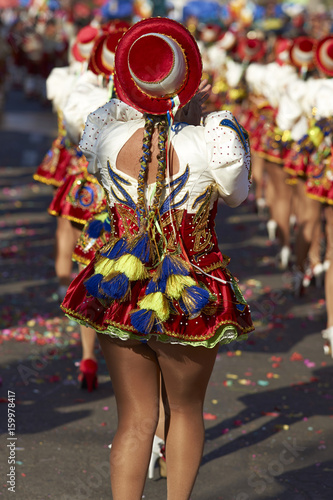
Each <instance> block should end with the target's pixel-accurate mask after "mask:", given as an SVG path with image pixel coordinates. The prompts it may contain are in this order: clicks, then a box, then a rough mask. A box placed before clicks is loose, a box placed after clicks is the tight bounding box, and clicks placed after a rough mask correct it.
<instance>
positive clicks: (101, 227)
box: [87, 211, 111, 240]
mask: <svg viewBox="0 0 333 500" xmlns="http://www.w3.org/2000/svg"><path fill="white" fill-rule="evenodd" d="M103 231H105V232H107V233H109V232H110V231H111V224H110V218H109V214H108V212H107V211H104V212H101V213H100V214H97V215H95V217H94V218H93V219H92V221H90V222H88V227H87V235H88V236H89V238H94V239H95V240H96V239H97V238H98V237H99V236H101V234H102V232H103Z"/></svg>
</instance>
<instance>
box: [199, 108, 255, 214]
mask: <svg viewBox="0 0 333 500" xmlns="http://www.w3.org/2000/svg"><path fill="white" fill-rule="evenodd" d="M205 139H206V144H207V156H208V164H209V168H210V172H211V174H212V176H213V178H214V180H215V182H216V184H217V187H218V191H219V195H220V196H221V198H222V199H223V200H224V201H225V203H226V204H227V205H229V206H230V207H237V206H238V205H240V204H241V203H242V202H243V201H244V200H245V199H246V198H247V195H248V192H249V187H250V184H251V156H250V146H249V141H248V136H247V133H246V131H245V130H244V129H243V128H242V127H241V126H240V125H239V123H238V122H237V120H236V118H235V117H234V116H233V115H232V113H230V111H218V112H215V113H211V114H210V115H208V117H207V118H206V123H205Z"/></svg>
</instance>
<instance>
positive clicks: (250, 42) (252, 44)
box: [237, 37, 266, 63]
mask: <svg viewBox="0 0 333 500" xmlns="http://www.w3.org/2000/svg"><path fill="white" fill-rule="evenodd" d="M237 53H238V56H239V57H240V59H241V60H242V61H243V62H246V63H249V62H256V61H260V59H262V58H263V57H264V55H265V53H266V44H265V41H264V40H262V39H260V38H248V37H243V38H241V39H240V40H239V42H238V45H237Z"/></svg>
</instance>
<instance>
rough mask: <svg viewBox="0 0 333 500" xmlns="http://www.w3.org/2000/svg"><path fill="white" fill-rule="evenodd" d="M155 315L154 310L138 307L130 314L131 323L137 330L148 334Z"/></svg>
mask: <svg viewBox="0 0 333 500" xmlns="http://www.w3.org/2000/svg"><path fill="white" fill-rule="evenodd" d="M155 317H156V316H155V313H154V311H150V310H148V309H139V310H138V311H135V312H134V313H133V314H132V315H131V323H132V326H134V328H135V329H136V330H137V331H138V332H140V333H143V334H144V335H148V334H149V333H150V332H151V331H152V329H153V326H154V324H155Z"/></svg>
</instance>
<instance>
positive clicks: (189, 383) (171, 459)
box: [149, 340, 218, 500]
mask: <svg viewBox="0 0 333 500" xmlns="http://www.w3.org/2000/svg"><path fill="white" fill-rule="evenodd" d="M149 345H150V346H151V348H152V349H153V350H154V351H155V352H156V354H157V359H158V362H159V365H160V368H161V372H162V377H163V381H164V384H165V390H166V395H167V399H168V406H169V411H170V420H169V425H168V428H167V436H166V460H167V467H168V474H167V488H168V496H167V498H168V500H189V498H190V494H191V491H192V489H193V486H194V483H195V479H196V476H197V473H198V469H199V466H200V462H201V458H202V453H203V445H204V421H203V403H204V398H205V394H206V389H207V385H208V381H209V378H210V375H211V372H212V370H213V366H214V362H215V358H216V354H217V351H218V346H216V347H215V348H214V349H207V348H205V347H191V346H181V345H172V344H162V343H160V342H157V341H155V340H151V341H150V342H149Z"/></svg>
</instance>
